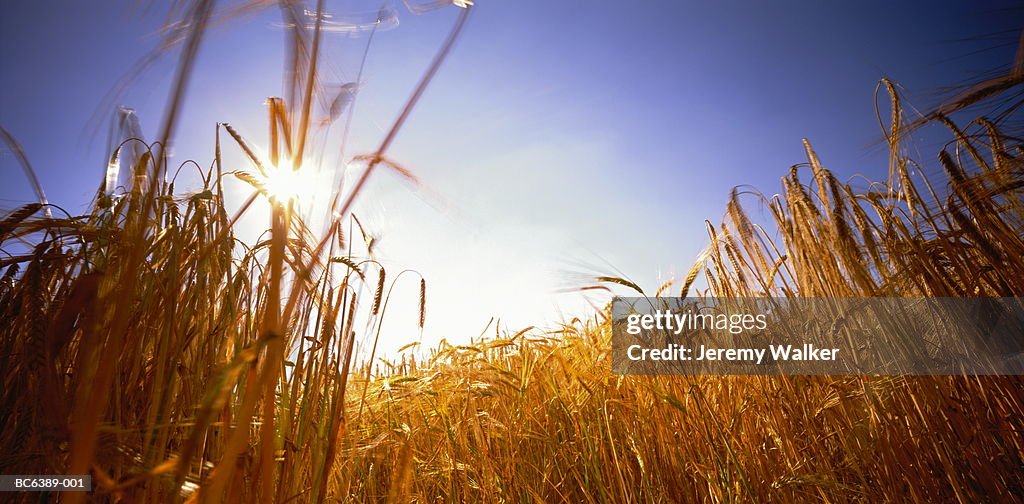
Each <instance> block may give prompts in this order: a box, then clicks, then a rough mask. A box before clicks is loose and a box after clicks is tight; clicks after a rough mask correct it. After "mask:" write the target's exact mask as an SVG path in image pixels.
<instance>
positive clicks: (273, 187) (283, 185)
mask: <svg viewBox="0 0 1024 504" xmlns="http://www.w3.org/2000/svg"><path fill="white" fill-rule="evenodd" d="M309 173H311V172H310V171H309V170H296V169H294V168H292V165H291V163H289V162H288V161H286V160H283V159H282V160H281V162H279V163H278V165H277V166H271V167H270V169H269V170H267V177H266V178H265V179H264V180H263V186H264V187H265V188H266V190H267V193H269V194H270V197H271V198H273V199H274V200H276V201H278V202H281V203H284V202H288V201H297V200H298V199H299V197H300V196H302V195H303V194H306V193H309V192H311V191H312V190H313V189H314V185H313V180H312V177H310V176H309V175H308V174H309Z"/></svg>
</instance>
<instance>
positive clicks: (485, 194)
mask: <svg viewBox="0 0 1024 504" xmlns="http://www.w3.org/2000/svg"><path fill="white" fill-rule="evenodd" d="M140 4H141V2H131V1H128V0H124V1H96V2H51V1H36V2H20V1H13V0H3V1H2V3H0V5H2V7H0V124H2V125H3V126H4V127H5V128H7V129H8V130H9V131H10V132H11V133H12V134H13V135H14V136H15V137H16V138H17V139H18V140H19V141H20V142H21V144H22V145H23V147H24V150H25V152H26V154H27V155H28V157H29V158H30V159H31V160H32V162H33V164H34V165H35V167H36V170H37V171H38V173H39V178H40V180H41V182H42V184H43V186H44V188H45V190H46V191H47V193H48V196H49V199H50V200H51V201H52V202H54V203H57V204H59V205H61V206H63V207H65V208H68V209H69V210H72V212H74V211H76V210H77V211H81V210H83V209H84V208H85V205H86V203H87V202H88V200H89V199H90V197H91V196H92V194H93V192H94V191H95V188H96V187H97V185H98V183H99V181H100V177H101V175H102V173H103V169H104V167H105V160H104V156H105V144H106V130H107V126H108V124H109V117H110V113H111V110H110V109H101V108H100V106H101V105H102V104H103V103H104V101H103V98H104V96H106V95H107V94H108V92H110V91H111V89H112V88H113V86H114V85H115V83H116V82H117V80H118V79H119V78H120V77H121V76H123V75H124V74H125V73H126V72H127V70H128V69H129V68H130V66H131V65H132V63H134V62H135V61H137V60H138V59H139V58H140V57H142V56H143V55H144V54H145V53H146V51H147V50H149V49H150V48H151V47H152V46H153V44H155V42H156V40H157V38H156V37H155V35H154V34H153V33H154V31H155V30H156V28H157V27H158V26H159V23H160V21H161V12H160V7H158V6H154V7H151V9H150V11H149V12H145V11H144V9H142V7H140ZM154 4H156V3H154ZM477 4H478V7H477V8H476V9H475V12H474V13H473V15H472V17H471V20H470V23H469V26H468V27H467V29H466V31H465V33H464V36H463V38H462V39H461V40H460V41H459V43H458V45H457V47H456V50H455V52H454V53H453V54H452V57H451V59H450V60H449V61H448V62H447V63H446V65H445V66H444V67H443V68H442V71H441V73H440V74H439V76H438V78H437V79H436V81H435V82H434V85H433V86H432V87H431V88H430V90H429V91H428V92H427V94H426V95H425V97H424V99H423V100H422V102H421V106H420V107H419V108H418V109H417V110H416V111H415V112H414V114H413V116H412V118H411V120H410V121H409V122H408V123H407V124H406V127H405V129H404V130H403V132H402V134H401V136H400V137H399V139H398V141H397V142H396V143H395V145H394V148H393V150H392V153H391V154H392V157H393V158H394V159H395V160H397V161H399V162H401V163H402V164H404V165H405V166H407V167H408V168H410V169H412V170H413V171H414V172H415V173H416V174H417V175H418V176H419V177H420V178H421V179H422V180H423V182H424V187H423V188H421V189H416V188H413V187H410V186H409V185H408V184H407V183H405V182H403V181H401V180H399V179H398V178H396V177H394V176H392V175H389V174H383V175H382V176H379V177H377V178H375V179H374V181H373V183H372V186H371V188H370V191H369V192H368V193H367V194H366V195H365V197H363V198H362V199H361V202H360V205H359V207H358V208H357V213H358V214H359V215H360V216H362V217H364V220H365V221H366V222H367V223H368V224H369V225H370V227H372V228H373V229H374V230H375V231H376V232H378V233H380V234H381V236H382V241H381V245H380V249H379V251H380V254H381V256H382V258H383V259H384V260H385V263H386V264H388V266H389V268H399V269H401V268H414V269H417V270H419V271H421V272H423V273H424V274H425V275H426V277H427V281H428V284H429V285H430V286H431V290H430V298H431V301H432V302H431V303H430V306H429V312H430V315H429V316H428V330H427V335H426V339H427V340H428V341H436V340H437V339H439V338H442V337H444V338H448V339H450V340H464V339H466V338H468V337H470V336H475V335H477V334H479V332H480V330H482V329H483V326H484V325H485V324H486V323H487V321H488V320H489V319H490V318H491V317H492V316H495V317H502V318H503V320H504V323H505V324H507V325H508V326H509V327H510V328H517V327H523V326H526V325H535V324H536V325H545V324H550V323H551V322H554V321H557V320H558V319H559V318H560V317H562V316H563V315H568V316H572V315H575V314H577V313H579V311H580V310H581V309H582V307H583V306H584V304H583V302H582V301H581V300H580V299H579V297H578V295H575V294H572V295H565V294H561V295H560V294H556V291H557V290H558V289H561V288H565V287H572V286H579V285H580V284H579V280H578V279H577V278H576V277H574V276H573V275H571V274H570V273H571V272H583V273H591V274H598V273H601V274H603V273H614V272H615V270H616V269H617V270H619V271H621V272H622V273H623V274H626V275H628V276H630V277H631V278H633V279H634V280H636V281H637V282H638V283H640V284H641V285H643V286H644V287H646V288H649V289H652V290H653V289H654V288H656V287H657V285H658V284H659V283H660V281H661V280H664V279H667V278H669V277H671V276H672V275H673V274H679V273H680V272H681V273H683V274H685V271H686V269H687V268H688V266H689V264H690V263H691V261H692V260H693V258H694V257H695V256H696V255H697V253H698V252H699V250H700V249H701V247H702V246H703V245H704V244H705V243H706V235H705V232H704V227H703V221H704V219H710V220H712V221H717V220H718V219H719V218H720V216H721V215H722V212H723V210H724V208H725V202H726V200H727V198H728V195H729V191H730V189H731V188H732V187H734V186H737V185H743V184H747V185H751V186H754V187H757V188H759V189H761V190H763V191H765V192H767V193H769V194H771V193H774V192H775V191H776V190H777V188H778V187H779V183H778V180H779V178H780V177H782V176H783V175H784V174H785V173H786V171H787V170H788V168H789V166H791V165H793V164H796V163H800V162H802V161H803V160H804V159H803V157H802V156H803V154H802V147H801V144H800V140H801V139H802V138H805V137H806V138H809V139H810V140H811V142H812V144H813V145H814V146H815V148H816V150H817V151H818V153H819V154H820V155H821V157H822V159H823V161H824V163H825V164H826V166H827V167H829V168H831V169H832V170H834V171H835V172H836V173H837V174H839V175H840V178H843V179H845V178H848V177H850V176H852V175H854V174H856V173H863V174H867V175H869V176H874V177H882V176H883V175H884V170H885V168H886V165H885V163H884V158H883V157H882V151H881V148H880V146H879V145H878V141H879V139H880V131H879V129H878V126H877V123H876V119H875V111H874V108H873V107H874V102H873V93H874V88H875V83H876V82H877V80H878V79H879V78H881V77H890V78H892V79H893V80H895V81H897V82H899V83H900V84H901V85H902V86H903V87H904V88H905V89H906V90H907V93H908V97H909V99H910V101H911V103H913V104H915V105H918V106H920V107H926V106H927V105H930V104H934V103H935V98H936V96H938V93H939V92H940V91H941V90H942V88H944V87H945V86H950V85H955V84H960V83H962V82H964V81H965V80H969V79H971V78H974V77H976V76H977V75H978V74H979V73H981V72H984V71H988V70H992V69H995V68H998V67H1000V66H1005V65H1006V64H1008V62H1009V61H1011V60H1012V55H1013V49H1014V47H1013V46H1014V43H1015V37H1016V35H1015V33H1014V32H1013V30H1018V29H1019V28H1020V26H1021V24H1022V23H1021V21H1022V20H1024V11H1022V10H1020V9H1016V8H1014V5H1013V4H1012V3H1010V2H1003V3H1000V2H934V1H933V2H909V1H908V2H753V1H751V2H736V1H723V2H683V1H651V2H644V3H643V4H642V5H637V3H634V2H611V1H596V0H590V1H582V0H562V1H535V0H517V1H511V0H479V1H478V2H477ZM327 5H328V9H329V10H330V11H333V12H338V13H341V12H345V11H355V12H364V13H365V12H374V11H375V10H376V9H377V8H378V7H379V6H380V3H379V2H365V1H355V0H350V1H332V0H328V2H327ZM395 7H396V8H397V10H398V12H399V16H400V24H399V26H397V27H395V28H394V29H392V30H389V31H386V32H381V33H378V34H377V36H376V37H375V39H374V43H373V46H372V49H371V53H370V57H369V60H368V64H367V69H366V73H365V75H364V79H363V87H362V91H361V93H360V96H359V102H358V105H357V109H356V115H355V121H354V128H355V129H354V130H353V136H352V146H353V148H352V150H351V151H350V153H352V154H357V153H362V152H368V151H370V150H371V149H372V148H373V147H374V146H375V145H376V143H377V142H379V140H380V138H381V136H382V131H383V129H384V128H386V127H387V126H388V125H389V124H390V122H391V120H392V119H393V118H394V116H395V114H396V113H397V112H398V110H399V108H400V107H401V105H402V103H403V101H404V100H405V98H406V96H407V94H408V93H409V92H410V91H411V89H412V87H413V85H414V84H415V82H416V80H417V79H418V77H419V75H420V72H421V71H422V70H423V69H424V68H425V67H426V65H427V63H428V61H429V60H430V58H431V57H432V55H433V52H434V50H435V49H436V48H437V46H438V45H439V44H440V42H441V40H442V39H443V37H444V36H445V34H446V33H447V30H448V28H449V26H450V24H451V22H452V21H453V20H454V18H455V15H456V14H457V12H456V10H455V8H446V9H442V10H438V11H433V12H429V13H426V14H423V15H419V16H416V15H412V14H410V13H409V12H408V11H407V10H405V9H404V7H402V6H401V5H400V4H399V5H395ZM279 22H280V15H279V13H278V11H277V10H276V9H272V10H269V11H267V12H266V13H264V14H261V15H259V16H256V17H252V18H247V19H245V20H243V21H241V22H238V23H234V24H229V25H225V26H223V27H219V28H217V29H216V30H215V31H214V32H213V34H212V35H211V36H210V37H209V38H208V39H207V40H206V43H205V45H204V46H203V48H202V50H201V53H200V60H199V62H198V66H197V68H196V73H195V78H194V80H193V81H192V84H191V87H190V91H189V94H188V96H187V102H186V106H185V108H184V111H183V114H184V115H183V116H182V121H181V123H180V127H179V130H178V133H179V135H178V138H177V141H176V144H175V155H176V157H177V159H178V160H185V159H195V160H197V161H199V162H200V164H204V165H205V164H208V163H209V162H210V160H211V159H212V154H213V153H212V145H213V131H214V124H215V123H216V122H218V121H221V122H230V123H232V124H233V125H234V126H235V127H237V128H238V129H239V131H240V132H242V134H243V135H245V136H246V137H247V138H249V139H250V141H251V142H252V143H254V144H256V145H262V144H263V143H264V142H265V141H266V131H265V130H266V125H265V121H266V119H265V117H266V113H265V107H264V105H263V102H264V100H265V98H266V97H268V96H274V95H280V94H281V92H282V76H281V68H282V52H283V44H282V41H283V31H282V29H281V28H279V27H277V26H275V24H276V23H279ZM328 40H329V43H328V45H327V51H326V55H327V57H326V60H325V61H326V70H327V73H326V74H325V75H327V76H328V78H329V80H332V81H334V82H344V81H349V80H352V79H353V78H354V74H355V69H356V64H357V62H358V58H359V56H360V55H361V51H362V48H363V45H364V44H365V43H366V38H365V37H345V36H341V35H331V36H330V38H329V39H328ZM173 63H174V61H173V58H165V59H164V60H161V62H160V63H158V64H156V65H154V66H153V67H151V68H150V69H149V70H148V71H147V72H146V73H144V74H143V75H141V76H140V77H139V78H138V79H137V80H135V81H134V82H133V84H132V86H131V87H130V88H129V89H128V91H127V92H126V93H125V94H123V95H122V96H120V97H119V99H118V100H117V101H116V103H117V104H123V105H126V106H129V107H132V108H135V109H136V110H137V111H138V114H139V116H140V117H141V119H142V124H143V128H144V130H145V131H146V133H148V134H149V135H153V134H154V130H155V125H156V124H158V121H159V118H160V117H161V112H162V110H163V107H164V103H165V101H166V94H167V89H168V84H169V82H170V78H171V71H172V69H173ZM97 118H98V119H97ZM334 141H336V139H334ZM228 150H229V151H230V150H231V149H228ZM334 151H335V149H334V148H331V149H330V151H329V152H332V153H333V152H334ZM921 151H922V153H924V154H923V159H924V160H925V161H930V160H931V159H934V145H931V144H928V143H927V142H924V143H922V144H921ZM227 155H228V156H229V158H228V159H229V162H230V163H234V165H233V166H232V167H233V168H244V167H245V166H244V164H243V161H242V158H241V157H240V156H239V154H238V153H237V152H233V153H232V152H228V154H227ZM0 182H2V184H0V206H2V207H3V208H13V207H16V206H18V205H19V204H20V203H21V202H24V201H27V200H31V199H32V198H31V194H32V193H31V189H30V186H29V185H28V183H27V182H26V181H25V180H24V177H23V176H22V174H21V171H20V169H19V168H18V166H17V164H16V163H15V162H14V159H13V157H12V156H10V155H9V153H3V154H0ZM239 187H240V186H239ZM238 196H239V197H241V192H239V193H238ZM254 220H255V221H256V222H253V223H252V224H251V225H252V228H253V229H256V228H257V227H258V226H259V225H262V224H263V221H261V220H259V219H258V217H255V218H254ZM406 288H407V290H408V292H405V291H403V290H402V288H401V287H400V288H399V291H398V292H399V294H398V295H396V299H395V300H394V301H393V306H394V307H395V308H393V309H394V310H396V313H395V314H394V318H393V322H392V321H389V322H388V323H387V324H386V326H385V331H384V334H385V335H386V338H387V342H386V344H385V347H386V348H387V347H389V346H390V347H397V346H399V345H401V344H403V343H405V342H408V341H410V340H412V339H415V336H416V334H415V331H413V330H412V328H413V326H414V325H415V324H414V322H412V321H413V320H415V311H416V308H415V306H416V302H415V296H416V287H415V285H414V283H413V282H410V283H409V284H408V285H407V286H406ZM406 312H407V313H406Z"/></svg>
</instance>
